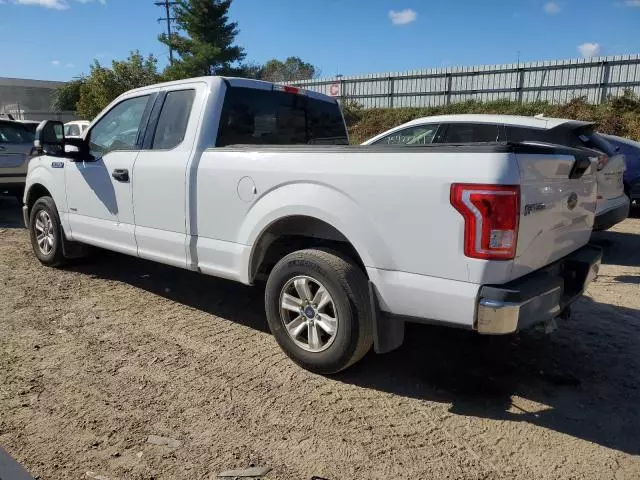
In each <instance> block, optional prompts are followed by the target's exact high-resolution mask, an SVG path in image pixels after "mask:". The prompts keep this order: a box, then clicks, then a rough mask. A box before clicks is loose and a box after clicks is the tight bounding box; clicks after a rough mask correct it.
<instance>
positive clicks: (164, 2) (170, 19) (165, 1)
mask: <svg viewBox="0 0 640 480" xmlns="http://www.w3.org/2000/svg"><path fill="white" fill-rule="evenodd" d="M177 4H178V2H175V1H170V0H162V1H161V2H154V5H156V6H158V7H164V11H165V13H166V15H167V16H166V17H163V18H159V19H158V22H163V21H165V20H166V22H167V40H169V63H170V64H171V65H173V47H172V46H171V22H173V21H174V20H175V17H172V16H171V7H172V6H173V5H177Z"/></svg>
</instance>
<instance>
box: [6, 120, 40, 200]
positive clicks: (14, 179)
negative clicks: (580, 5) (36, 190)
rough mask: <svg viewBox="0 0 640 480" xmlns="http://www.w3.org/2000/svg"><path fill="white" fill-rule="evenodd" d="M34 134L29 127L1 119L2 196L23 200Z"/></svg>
mask: <svg viewBox="0 0 640 480" xmlns="http://www.w3.org/2000/svg"><path fill="white" fill-rule="evenodd" d="M33 138H34V133H33V131H32V129H30V128H29V127H28V126H27V125H24V124H23V123H21V122H18V121H14V120H4V119H0V194H5V193H6V194H9V195H15V196H17V197H20V199H22V192H23V191H24V182H25V178H26V176H27V162H28V158H29V153H30V152H31V148H32V147H33Z"/></svg>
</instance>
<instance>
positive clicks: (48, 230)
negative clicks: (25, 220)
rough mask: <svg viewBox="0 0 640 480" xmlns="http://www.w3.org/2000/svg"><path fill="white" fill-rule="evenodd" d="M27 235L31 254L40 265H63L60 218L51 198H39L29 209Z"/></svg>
mask: <svg viewBox="0 0 640 480" xmlns="http://www.w3.org/2000/svg"><path fill="white" fill-rule="evenodd" d="M29 233H30V236H31V246H32V247H33V252H34V253H35V254H36V257H38V260H40V262H41V263H43V264H44V265H47V266H49V267H59V266H61V265H63V264H64V263H65V258H64V254H63V248H62V229H61V228H60V218H59V217H58V210H57V208H56V204H55V203H54V201H53V199H52V198H51V197H41V198H39V199H38V200H36V203H35V204H34V205H33V207H32V208H31V215H30V216H29Z"/></svg>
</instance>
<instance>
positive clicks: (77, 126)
mask: <svg viewBox="0 0 640 480" xmlns="http://www.w3.org/2000/svg"><path fill="white" fill-rule="evenodd" d="M90 123H91V122H88V121H86V120H75V121H73V122H67V123H65V124H64V136H65V137H81V136H82V134H83V133H84V131H85V130H86V129H87V128H88V127H89V125H90Z"/></svg>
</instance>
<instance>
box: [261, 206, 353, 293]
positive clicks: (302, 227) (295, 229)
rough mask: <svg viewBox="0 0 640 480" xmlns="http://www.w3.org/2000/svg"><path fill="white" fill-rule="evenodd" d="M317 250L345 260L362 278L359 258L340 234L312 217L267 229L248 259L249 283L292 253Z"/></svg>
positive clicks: (280, 221)
mask: <svg viewBox="0 0 640 480" xmlns="http://www.w3.org/2000/svg"><path fill="white" fill-rule="evenodd" d="M320 246H322V247H325V248H327V247H328V248H333V249H334V250H336V251H338V252H340V253H342V254H344V255H346V256H348V257H349V258H351V259H352V260H353V261H354V262H355V263H356V264H357V265H358V266H359V267H360V268H361V269H362V270H363V271H364V272H365V275H366V268H365V263H364V260H363V259H362V256H361V255H360V253H358V250H357V249H356V247H355V246H354V245H353V244H352V243H351V242H350V241H349V239H348V238H347V237H346V236H345V235H344V234H343V233H342V232H341V231H340V230H338V229H337V228H335V227H334V226H333V225H331V224H329V223H327V222H326V221H324V220H321V219H319V218H316V217H312V216H308V215H290V216H286V217H282V218H279V219H278V220H275V221H273V222H272V223H270V224H269V225H267V227H266V228H264V230H263V231H262V232H261V233H260V235H259V236H258V238H257V239H256V242H255V243H254V245H253V248H252V249H251V256H250V259H249V279H250V280H251V281H252V282H253V280H254V279H255V278H256V276H257V274H258V273H260V271H261V270H267V271H268V270H270V269H271V268H272V267H273V265H274V264H275V263H276V262H277V261H278V260H280V259H281V258H283V257H284V256H286V255H288V254H289V253H292V252H293V251H296V250H303V249H305V248H311V247H320Z"/></svg>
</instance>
